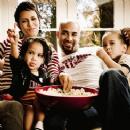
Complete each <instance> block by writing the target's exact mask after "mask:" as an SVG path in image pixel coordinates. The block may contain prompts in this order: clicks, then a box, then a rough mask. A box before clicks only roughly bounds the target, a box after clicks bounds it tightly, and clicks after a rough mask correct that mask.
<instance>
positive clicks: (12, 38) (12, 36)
mask: <svg viewBox="0 0 130 130" xmlns="http://www.w3.org/2000/svg"><path fill="white" fill-rule="evenodd" d="M7 34H8V42H9V43H11V55H12V56H13V57H14V58H16V59H17V58H18V56H19V49H18V40H19V37H18V34H16V25H14V29H8V31H7Z"/></svg>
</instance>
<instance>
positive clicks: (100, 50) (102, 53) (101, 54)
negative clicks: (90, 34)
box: [96, 47, 108, 60]
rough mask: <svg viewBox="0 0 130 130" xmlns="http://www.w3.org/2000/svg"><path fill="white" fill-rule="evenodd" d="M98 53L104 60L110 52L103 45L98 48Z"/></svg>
mask: <svg viewBox="0 0 130 130" xmlns="http://www.w3.org/2000/svg"><path fill="white" fill-rule="evenodd" d="M96 55H97V56H98V57H99V58H101V59H102V60H104V58H105V57H106V56H108V54H107V53H106V52H105V50H104V49H103V48H102V47H101V48H100V49H98V50H97V52H96Z"/></svg>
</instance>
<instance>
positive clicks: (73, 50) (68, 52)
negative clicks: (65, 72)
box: [62, 44, 79, 55]
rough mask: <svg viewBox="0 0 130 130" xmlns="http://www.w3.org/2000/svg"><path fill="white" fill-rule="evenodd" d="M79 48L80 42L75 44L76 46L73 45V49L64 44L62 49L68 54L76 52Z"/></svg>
mask: <svg viewBox="0 0 130 130" xmlns="http://www.w3.org/2000/svg"><path fill="white" fill-rule="evenodd" d="M78 48H79V44H75V45H74V46H73V48H72V49H70V50H69V49H66V48H65V47H64V46H62V50H63V51H64V53H65V54H66V55H68V54H72V53H74V52H76V51H77V50H78Z"/></svg>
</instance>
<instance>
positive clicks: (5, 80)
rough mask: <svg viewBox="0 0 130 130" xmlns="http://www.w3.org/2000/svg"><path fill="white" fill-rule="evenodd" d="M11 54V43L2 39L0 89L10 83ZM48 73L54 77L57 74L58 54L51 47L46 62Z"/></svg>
mask: <svg viewBox="0 0 130 130" xmlns="http://www.w3.org/2000/svg"><path fill="white" fill-rule="evenodd" d="M21 46H22V42H19V44H18V48H19V49H20V47H21ZM10 54H11V43H9V42H8V41H7V40H4V42H3V43H0V58H1V59H2V58H5V64H4V67H3V73H2V75H1V76H0V90H3V89H8V88H9V87H10V85H11V83H12V70H11V67H10V61H9V56H10ZM47 69H48V73H49V77H50V78H53V79H56V78H57V77H58V75H59V60H58V54H57V52H56V51H55V50H54V49H53V51H52V57H51V61H50V63H48V68H47Z"/></svg>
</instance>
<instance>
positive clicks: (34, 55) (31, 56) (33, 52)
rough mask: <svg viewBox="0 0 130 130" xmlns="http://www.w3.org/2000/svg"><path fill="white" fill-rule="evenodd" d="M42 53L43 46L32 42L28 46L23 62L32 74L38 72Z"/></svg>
mask: <svg viewBox="0 0 130 130" xmlns="http://www.w3.org/2000/svg"><path fill="white" fill-rule="evenodd" d="M43 53H44V52H43V46H42V45H41V44H40V43H38V42H34V43H32V44H30V45H29V47H28V50H27V52H26V54H25V61H26V63H27V65H28V67H29V69H30V70H31V72H32V73H33V72H36V71H38V69H39V67H40V65H41V64H43V62H44V57H43Z"/></svg>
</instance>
